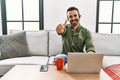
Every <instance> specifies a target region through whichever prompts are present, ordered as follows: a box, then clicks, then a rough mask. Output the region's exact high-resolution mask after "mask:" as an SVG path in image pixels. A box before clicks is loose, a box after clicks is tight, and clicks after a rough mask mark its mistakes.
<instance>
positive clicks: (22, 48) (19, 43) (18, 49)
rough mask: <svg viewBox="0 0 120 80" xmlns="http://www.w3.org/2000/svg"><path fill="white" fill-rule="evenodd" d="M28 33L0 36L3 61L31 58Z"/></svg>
mask: <svg viewBox="0 0 120 80" xmlns="http://www.w3.org/2000/svg"><path fill="white" fill-rule="evenodd" d="M28 51H29V50H28V46H27V41H26V32H24V31H22V32H18V33H15V34H11V35H2V36H0V52H1V59H6V58H13V57H23V56H29V55H30V53H29V52H28Z"/></svg>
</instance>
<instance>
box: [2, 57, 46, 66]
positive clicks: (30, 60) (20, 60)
mask: <svg viewBox="0 0 120 80" xmlns="http://www.w3.org/2000/svg"><path fill="white" fill-rule="evenodd" d="M47 62H48V57H47V56H29V57H17V58H10V59H5V60H1V61H0V65H24V64H28V65H31V64H47Z"/></svg>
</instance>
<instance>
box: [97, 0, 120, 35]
mask: <svg viewBox="0 0 120 80" xmlns="http://www.w3.org/2000/svg"><path fill="white" fill-rule="evenodd" d="M119 9H120V0H98V2H97V20H96V21H97V22H96V23H97V24H96V32H98V33H115V34H118V33H120V10H119Z"/></svg>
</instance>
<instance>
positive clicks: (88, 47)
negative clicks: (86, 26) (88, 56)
mask: <svg viewBox="0 0 120 80" xmlns="http://www.w3.org/2000/svg"><path fill="white" fill-rule="evenodd" d="M85 45H86V51H87V52H89V51H93V52H95V47H94V45H93V41H92V35H91V33H90V31H88V30H87V33H86V39H85Z"/></svg>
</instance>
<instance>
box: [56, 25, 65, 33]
mask: <svg viewBox="0 0 120 80" xmlns="http://www.w3.org/2000/svg"><path fill="white" fill-rule="evenodd" d="M56 31H57V32H58V33H63V32H64V28H63V24H59V25H58V26H57V27H56Z"/></svg>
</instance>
